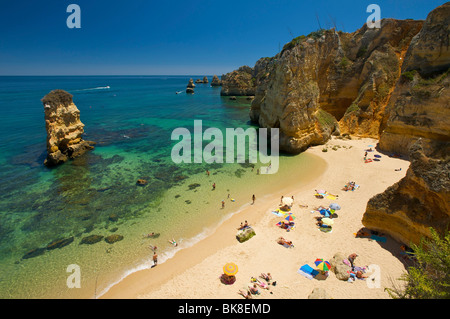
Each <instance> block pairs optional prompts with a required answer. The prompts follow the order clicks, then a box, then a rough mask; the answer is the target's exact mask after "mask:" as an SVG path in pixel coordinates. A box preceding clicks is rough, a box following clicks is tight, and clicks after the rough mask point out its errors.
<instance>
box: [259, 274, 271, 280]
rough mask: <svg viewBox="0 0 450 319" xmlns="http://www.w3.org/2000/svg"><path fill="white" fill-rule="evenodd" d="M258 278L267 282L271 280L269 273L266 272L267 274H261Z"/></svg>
mask: <svg viewBox="0 0 450 319" xmlns="http://www.w3.org/2000/svg"><path fill="white" fill-rule="evenodd" d="M259 277H260V278H262V279H264V280H265V281H267V282H270V281H271V280H272V276H271V275H270V272H268V273H267V274H265V273H261V275H260V276H259Z"/></svg>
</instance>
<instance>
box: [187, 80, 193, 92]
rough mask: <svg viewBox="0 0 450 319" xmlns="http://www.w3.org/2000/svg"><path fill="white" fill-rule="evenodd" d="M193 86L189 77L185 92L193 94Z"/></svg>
mask: <svg viewBox="0 0 450 319" xmlns="http://www.w3.org/2000/svg"><path fill="white" fill-rule="evenodd" d="M194 88H195V84H194V80H192V79H190V80H189V82H188V85H187V87H186V93H188V94H193V93H194Z"/></svg>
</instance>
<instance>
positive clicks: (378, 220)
mask: <svg viewBox="0 0 450 319" xmlns="http://www.w3.org/2000/svg"><path fill="white" fill-rule="evenodd" d="M410 159H411V165H410V167H409V169H408V171H407V174H406V176H405V177H404V178H403V179H402V180H400V181H399V182H398V183H396V184H394V185H393V186H391V187H389V188H388V189H387V190H386V191H385V192H383V193H382V194H379V195H376V196H374V197H373V198H371V199H370V201H369V202H368V204H367V209H366V212H365V213H364V216H363V219H362V223H363V225H364V226H366V227H367V228H369V229H372V230H377V231H381V232H383V233H387V234H389V235H391V236H392V237H393V238H395V239H397V240H398V241H400V242H403V243H405V244H407V245H410V244H411V243H415V244H419V243H420V240H421V238H422V237H423V236H424V237H430V229H429V228H430V227H432V228H434V229H435V230H436V231H438V233H440V234H444V233H445V231H448V230H449V225H450V174H449V172H450V142H431V143H425V142H424V141H423V140H422V139H419V140H417V141H416V142H415V143H414V144H413V145H412V146H411V149H410Z"/></svg>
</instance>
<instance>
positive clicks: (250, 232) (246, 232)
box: [236, 227, 256, 243]
mask: <svg viewBox="0 0 450 319" xmlns="http://www.w3.org/2000/svg"><path fill="white" fill-rule="evenodd" d="M255 235H256V233H255V230H254V229H253V228H252V227H246V228H244V229H241V230H239V231H238V232H237V234H236V239H237V240H238V241H239V242H240V243H243V242H245V241H247V240H249V239H250V238H252V237H253V236H255Z"/></svg>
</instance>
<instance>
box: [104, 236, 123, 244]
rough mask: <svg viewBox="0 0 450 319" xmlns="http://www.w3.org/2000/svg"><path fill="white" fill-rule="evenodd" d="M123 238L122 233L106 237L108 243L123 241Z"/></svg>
mask: <svg viewBox="0 0 450 319" xmlns="http://www.w3.org/2000/svg"><path fill="white" fill-rule="evenodd" d="M122 239H123V236H122V235H117V234H114V235H110V236H108V237H105V241H106V242H107V243H108V244H114V243H115V242H118V241H121V240H122Z"/></svg>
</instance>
